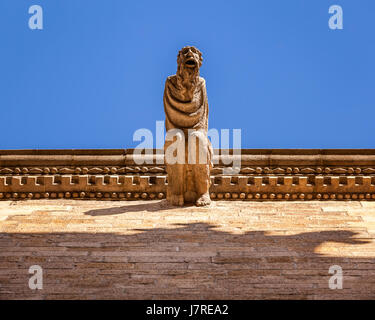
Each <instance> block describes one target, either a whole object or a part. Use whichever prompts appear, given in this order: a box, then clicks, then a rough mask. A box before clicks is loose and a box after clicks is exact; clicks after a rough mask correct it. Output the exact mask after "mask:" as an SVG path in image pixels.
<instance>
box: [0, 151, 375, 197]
mask: <svg viewBox="0 0 375 320" xmlns="http://www.w3.org/2000/svg"><path fill="white" fill-rule="evenodd" d="M232 152H233V151H232V150H229V156H230V155H231V154H232ZM216 154H217V153H216ZM229 156H228V155H225V153H224V155H219V156H218V155H216V156H215V157H214V161H217V163H218V164H217V165H215V167H214V168H213V170H212V172H211V173H212V176H211V180H212V186H211V189H210V192H211V198H212V199H223V200H260V201H261V200H284V201H285V200H313V199H314V200H317V199H318V200H348V199H352V200H375V150H373V149H370V150H368V149H367V150H363V149H361V150H359V149H358V150H356V149H351V150H344V149H339V150H320V149H316V150H315V149H308V150H304V149H297V150H293V149H289V150H288V149H269V150H268V149H264V150H261V149H259V150H257V149H243V150H241V168H240V172H239V174H237V175H232V176H225V175H223V168H225V167H226V166H225V165H224V164H223V163H227V161H226V159H225V158H226V157H229ZM148 159H149V160H150V163H148V164H142V165H138V164H137V163H136V161H135V160H136V157H135V156H133V150H132V149H126V150H123V149H114V150H0V199H4V200H9V199H17V200H18V199H39V198H52V199H53V198H76V199H108V200H109V199H111V200H116V199H124V200H125V199H129V200H136V199H149V200H152V199H163V198H164V197H165V192H166V183H167V177H166V173H165V167H164V165H163V164H160V162H161V160H162V159H163V154H162V151H161V150H152V151H151V154H150V155H149V156H148Z"/></svg>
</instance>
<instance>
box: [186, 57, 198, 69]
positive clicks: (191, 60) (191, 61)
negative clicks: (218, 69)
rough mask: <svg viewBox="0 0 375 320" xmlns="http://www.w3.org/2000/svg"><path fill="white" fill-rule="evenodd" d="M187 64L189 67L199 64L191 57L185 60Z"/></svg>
mask: <svg viewBox="0 0 375 320" xmlns="http://www.w3.org/2000/svg"><path fill="white" fill-rule="evenodd" d="M185 65H186V66H187V67H189V68H194V67H195V66H196V65H197V63H196V62H195V60H194V59H189V60H187V61H186V62H185Z"/></svg>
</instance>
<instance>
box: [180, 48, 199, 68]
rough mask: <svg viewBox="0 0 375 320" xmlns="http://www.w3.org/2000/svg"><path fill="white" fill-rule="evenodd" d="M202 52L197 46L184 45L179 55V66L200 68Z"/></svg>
mask: <svg viewBox="0 0 375 320" xmlns="http://www.w3.org/2000/svg"><path fill="white" fill-rule="evenodd" d="M202 61H203V58H202V53H201V52H200V51H199V50H198V49H197V48H195V47H184V48H182V49H181V50H180V52H179V53H178V56H177V64H178V66H179V67H181V66H182V67H183V68H192V69H195V68H196V69H198V70H199V68H200V67H201V65H202Z"/></svg>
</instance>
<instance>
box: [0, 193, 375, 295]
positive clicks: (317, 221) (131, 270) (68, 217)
mask: <svg viewBox="0 0 375 320" xmlns="http://www.w3.org/2000/svg"><path fill="white" fill-rule="evenodd" d="M374 237H375V204H374V203H370V202H362V201H354V202H351V201H347V202H335V201H326V202H318V201H309V202H240V201H235V202H228V201H226V202H224V201H215V202H213V203H212V204H211V206H210V207H195V206H190V207H181V208H177V207H172V206H170V205H169V204H168V203H166V202H165V200H162V201H160V200H159V201H153V202H150V201H134V202H128V201H118V202H103V201H83V200H81V201H77V200H58V199H56V200H35V201H29V202H23V201H17V202H14V201H2V202H0V299H23V298H25V299H35V298H38V299H74V298H75V299H90V298H94V299H95V298H97V299H99V298H101V299H168V298H169V299H199V298H202V299H280V298H281V299H374V298H375V242H374ZM31 265H40V266H41V267H42V268H43V270H44V288H43V290H38V291H33V290H30V289H29V287H28V280H29V277H30V276H31V275H30V274H28V268H29V267H30V266H31ZM332 265H339V266H341V267H342V269H343V275H344V279H343V289H342V290H331V289H329V288H328V280H329V278H330V276H332V275H331V274H329V273H328V269H329V267H330V266H332Z"/></svg>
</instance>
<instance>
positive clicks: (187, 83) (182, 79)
mask: <svg viewBox="0 0 375 320" xmlns="http://www.w3.org/2000/svg"><path fill="white" fill-rule="evenodd" d="M202 61H203V58H202V53H201V52H200V51H199V50H198V49H197V48H195V47H190V46H187V47H184V48H182V49H181V50H180V51H179V53H178V56H177V85H178V87H179V88H185V89H186V90H187V91H188V92H187V93H186V94H187V98H188V99H189V97H190V96H191V95H192V94H193V92H194V88H195V86H196V84H197V83H198V80H199V68H200V67H201V65H202Z"/></svg>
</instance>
